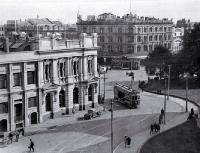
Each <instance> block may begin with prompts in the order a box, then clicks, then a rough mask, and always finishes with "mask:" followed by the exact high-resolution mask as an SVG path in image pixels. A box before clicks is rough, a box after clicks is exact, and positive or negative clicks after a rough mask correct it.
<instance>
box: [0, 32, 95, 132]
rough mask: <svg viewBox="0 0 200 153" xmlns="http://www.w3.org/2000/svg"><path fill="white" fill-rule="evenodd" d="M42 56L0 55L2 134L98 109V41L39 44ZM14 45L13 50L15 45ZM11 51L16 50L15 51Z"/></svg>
mask: <svg viewBox="0 0 200 153" xmlns="http://www.w3.org/2000/svg"><path fill="white" fill-rule="evenodd" d="M36 41H37V43H39V45H38V50H33V51H23V50H21V51H17V52H10V47H9V44H10V43H9V41H8V39H4V40H3V46H4V47H3V48H4V49H3V50H1V51H0V132H6V131H14V130H16V129H20V128H22V127H26V126H28V125H31V124H37V123H41V122H43V121H45V120H47V119H49V118H51V117H53V116H54V117H57V116H61V115H63V114H70V113H71V112H72V108H73V107H76V110H77V111H81V110H85V109H87V108H90V107H95V105H96V104H97V102H98V101H97V99H98V98H97V96H98V78H97V76H98V74H97V35H96V34H92V36H87V35H85V34H82V35H81V37H80V39H79V40H67V41H59V40H55V39H52V38H43V39H39V40H36ZM14 45H15V44H14ZM11 48H12V46H11Z"/></svg>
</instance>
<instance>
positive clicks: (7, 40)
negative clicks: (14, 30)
mask: <svg viewBox="0 0 200 153" xmlns="http://www.w3.org/2000/svg"><path fill="white" fill-rule="evenodd" d="M3 50H4V52H6V53H9V52H10V51H9V39H8V38H5V39H4V42H3Z"/></svg>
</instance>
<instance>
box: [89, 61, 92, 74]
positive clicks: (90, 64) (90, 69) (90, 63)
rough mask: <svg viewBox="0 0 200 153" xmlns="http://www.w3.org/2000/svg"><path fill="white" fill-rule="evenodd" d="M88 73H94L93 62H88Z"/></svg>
mask: <svg viewBox="0 0 200 153" xmlns="http://www.w3.org/2000/svg"><path fill="white" fill-rule="evenodd" d="M88 73H92V60H88Z"/></svg>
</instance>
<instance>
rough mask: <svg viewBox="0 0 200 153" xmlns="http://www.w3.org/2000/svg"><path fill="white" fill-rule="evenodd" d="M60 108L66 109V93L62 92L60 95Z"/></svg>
mask: <svg viewBox="0 0 200 153" xmlns="http://www.w3.org/2000/svg"><path fill="white" fill-rule="evenodd" d="M59 106H60V107H65V91H64V90H61V91H60V93H59Z"/></svg>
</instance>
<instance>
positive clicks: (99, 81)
mask: <svg viewBox="0 0 200 153" xmlns="http://www.w3.org/2000/svg"><path fill="white" fill-rule="evenodd" d="M100 80H101V74H100V72H99V97H100V95H101V91H100V90H101V87H100V83H101V81H100Z"/></svg>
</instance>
